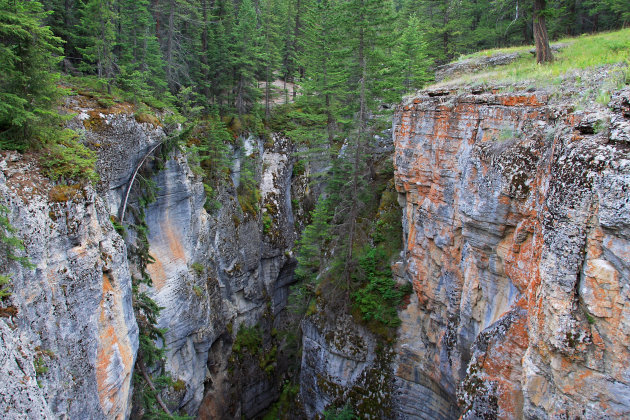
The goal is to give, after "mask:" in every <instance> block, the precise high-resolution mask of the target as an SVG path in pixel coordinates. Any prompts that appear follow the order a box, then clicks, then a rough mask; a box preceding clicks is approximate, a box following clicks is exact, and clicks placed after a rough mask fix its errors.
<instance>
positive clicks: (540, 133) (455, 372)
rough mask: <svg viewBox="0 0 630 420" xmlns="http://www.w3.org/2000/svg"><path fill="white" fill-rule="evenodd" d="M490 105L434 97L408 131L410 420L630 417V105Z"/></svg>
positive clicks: (402, 345)
mask: <svg viewBox="0 0 630 420" xmlns="http://www.w3.org/2000/svg"><path fill="white" fill-rule="evenodd" d="M476 93H477V94H468V93H463V94H458V93H456V92H455V91H449V90H447V89H444V90H440V91H428V92H424V93H422V94H421V95H420V96H418V97H416V98H413V99H410V100H409V101H407V102H406V103H405V104H404V105H402V106H401V107H400V108H399V109H398V110H397V113H396V116H395V120H394V140H395V145H396V153H395V159H394V164H395V167H396V187H397V189H398V191H399V193H400V201H401V203H402V204H403V206H404V217H403V223H404V231H405V250H404V253H405V258H404V259H405V262H406V275H407V277H408V279H409V280H410V281H412V282H413V285H414V290H415V294H416V298H417V300H414V301H412V304H411V305H410V306H409V308H408V309H407V310H405V311H404V312H403V313H402V316H401V317H402V319H403V326H402V327H401V330H400V333H399V341H398V343H397V347H396V350H397V353H398V355H397V357H396V359H395V362H394V368H395V375H396V376H397V381H398V389H399V392H398V397H397V403H396V404H397V410H398V413H399V416H400V417H401V418H418V417H420V418H445V419H446V418H454V417H456V416H457V413H461V414H463V417H464V418H480V417H481V418H497V417H498V418H522V417H525V418H552V417H558V418H559V417H570V418H575V417H581V418H582V417H585V418H606V417H608V418H610V417H617V418H620V417H625V416H628V415H630V381H629V379H628V378H629V377H630V376H629V374H630V371H629V369H628V362H627V361H628V356H629V355H628V349H629V347H630V337H629V336H628V334H629V333H630V327H629V325H630V294H629V293H630V284H629V280H630V254H628V250H630V243H629V241H630V218H629V215H630V200H629V199H628V197H629V195H628V194H629V191H630V149H629V148H628V143H627V142H626V141H625V138H626V137H627V133H626V132H624V130H625V129H624V128H623V127H626V125H625V124H627V123H628V118H629V117H630V115H629V114H628V110H629V100H628V95H629V94H630V90H629V89H625V90H623V91H621V92H618V93H617V94H616V95H614V97H613V100H612V102H611V104H610V108H603V107H600V109H598V110H597V111H596V112H595V111H592V112H584V111H580V112H578V111H574V110H573V108H572V107H571V106H570V105H566V104H562V103H557V101H556V103H552V101H550V99H549V96H548V95H547V94H545V93H538V92H533V93H528V92H516V93H500V92H496V91H495V92H492V91H486V92H482V91H477V92H476ZM419 400H422V401H425V400H426V404H418V401H419Z"/></svg>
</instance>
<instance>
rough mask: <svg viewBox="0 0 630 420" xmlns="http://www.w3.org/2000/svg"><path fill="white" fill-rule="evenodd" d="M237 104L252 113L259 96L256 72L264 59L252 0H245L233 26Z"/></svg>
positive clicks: (244, 111)
mask: <svg viewBox="0 0 630 420" xmlns="http://www.w3.org/2000/svg"><path fill="white" fill-rule="evenodd" d="M234 43H235V45H234V53H233V55H232V56H231V57H230V58H231V64H232V68H233V70H234V83H235V87H234V89H235V92H236V93H235V98H234V106H235V108H236V110H237V112H238V113H239V114H241V115H242V114H246V113H247V112H249V111H250V110H251V109H252V108H253V106H254V105H255V103H256V101H257V100H258V98H259V96H260V92H259V89H258V84H257V80H256V74H257V72H258V71H259V69H260V68H261V62H262V61H263V52H262V35H261V30H260V25H259V24H258V15H257V13H256V9H255V8H254V4H253V2H252V0H243V1H242V2H241V4H240V6H239V8H238V13H237V23H236V26H235V27H234Z"/></svg>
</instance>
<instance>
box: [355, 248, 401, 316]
mask: <svg viewBox="0 0 630 420" xmlns="http://www.w3.org/2000/svg"><path fill="white" fill-rule="evenodd" d="M359 267H360V270H357V273H356V274H355V280H356V281H359V282H360V283H361V284H365V286H363V287H362V288H361V289H359V290H358V291H356V292H355V293H353V295H352V298H353V300H354V304H353V307H354V309H355V310H357V311H358V312H359V313H360V315H361V317H362V319H363V320H364V321H366V322H368V323H377V324H382V325H384V326H386V327H397V326H398V325H400V318H399V317H398V307H399V306H400V305H401V303H402V301H403V298H404V297H405V296H407V295H409V294H410V293H411V285H410V284H406V285H405V286H398V285H397V284H396V282H395V281H394V279H393V278H392V271H391V269H390V268H389V262H388V260H387V259H386V256H385V252H384V251H383V250H382V249H381V248H371V247H370V248H367V249H366V250H364V251H363V253H362V255H361V256H360V257H359Z"/></svg>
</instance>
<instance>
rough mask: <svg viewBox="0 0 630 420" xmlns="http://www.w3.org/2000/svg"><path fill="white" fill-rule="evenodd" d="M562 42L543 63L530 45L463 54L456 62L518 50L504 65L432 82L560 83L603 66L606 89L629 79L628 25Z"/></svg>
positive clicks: (445, 83) (566, 39)
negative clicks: (515, 55) (560, 46)
mask: <svg viewBox="0 0 630 420" xmlns="http://www.w3.org/2000/svg"><path fill="white" fill-rule="evenodd" d="M558 43H559V44H566V46H565V47H564V48H561V49H560V50H559V51H557V52H555V53H554V56H555V60H554V61H553V62H552V63H550V64H546V65H540V64H537V63H536V59H535V57H534V55H532V54H530V52H529V51H530V50H531V49H533V48H534V47H533V46H524V47H514V48H502V49H495V50H484V51H479V52H477V53H474V54H470V55H467V56H463V57H461V58H460V60H459V62H461V61H464V60H468V59H475V58H480V57H493V56H498V55H500V54H506V53H515V52H516V53H519V57H518V58H517V59H516V60H515V61H513V62H511V63H510V64H507V65H504V66H497V67H493V68H490V69H484V70H482V71H480V72H477V73H474V74H466V75H463V76H461V77H456V78H453V79H450V80H445V81H443V82H440V83H438V84H436V85H435V86H449V85H461V84H485V83H492V84H497V83H499V84H531V85H533V86H536V87H544V86H550V85H554V84H560V83H561V82H562V81H563V80H565V79H566V78H567V77H577V78H579V77H580V74H579V73H580V70H585V69H595V68H598V67H605V69H606V72H607V73H606V74H605V78H606V79H607V80H605V83H604V84H605V85H606V86H607V88H608V89H611V88H615V87H617V88H618V87H621V86H622V85H624V84H626V83H628V82H629V81H630V70H629V66H630V28H628V29H622V30H619V31H615V32H606V33H600V34H596V35H582V36H580V37H577V38H565V39H561V40H560V41H558Z"/></svg>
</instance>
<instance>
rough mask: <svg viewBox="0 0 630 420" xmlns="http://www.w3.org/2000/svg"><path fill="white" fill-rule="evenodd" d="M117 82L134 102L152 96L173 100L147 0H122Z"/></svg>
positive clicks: (118, 35)
mask: <svg viewBox="0 0 630 420" xmlns="http://www.w3.org/2000/svg"><path fill="white" fill-rule="evenodd" d="M119 1H120V23H119V31H118V34H117V44H118V46H119V49H120V53H119V57H118V69H119V74H118V83H119V84H120V85H121V87H122V88H123V89H125V90H127V91H130V92H131V93H132V95H133V99H134V101H135V102H138V101H139V100H141V99H145V98H147V97H150V96H152V95H153V96H155V97H160V98H162V99H166V101H170V99H171V97H170V95H169V94H168V86H167V80H166V74H165V69H164V60H163V59H162V53H161V51H160V46H159V43H158V40H157V37H156V36H155V20H154V18H153V16H152V15H151V13H150V11H149V1H148V0H119Z"/></svg>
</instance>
